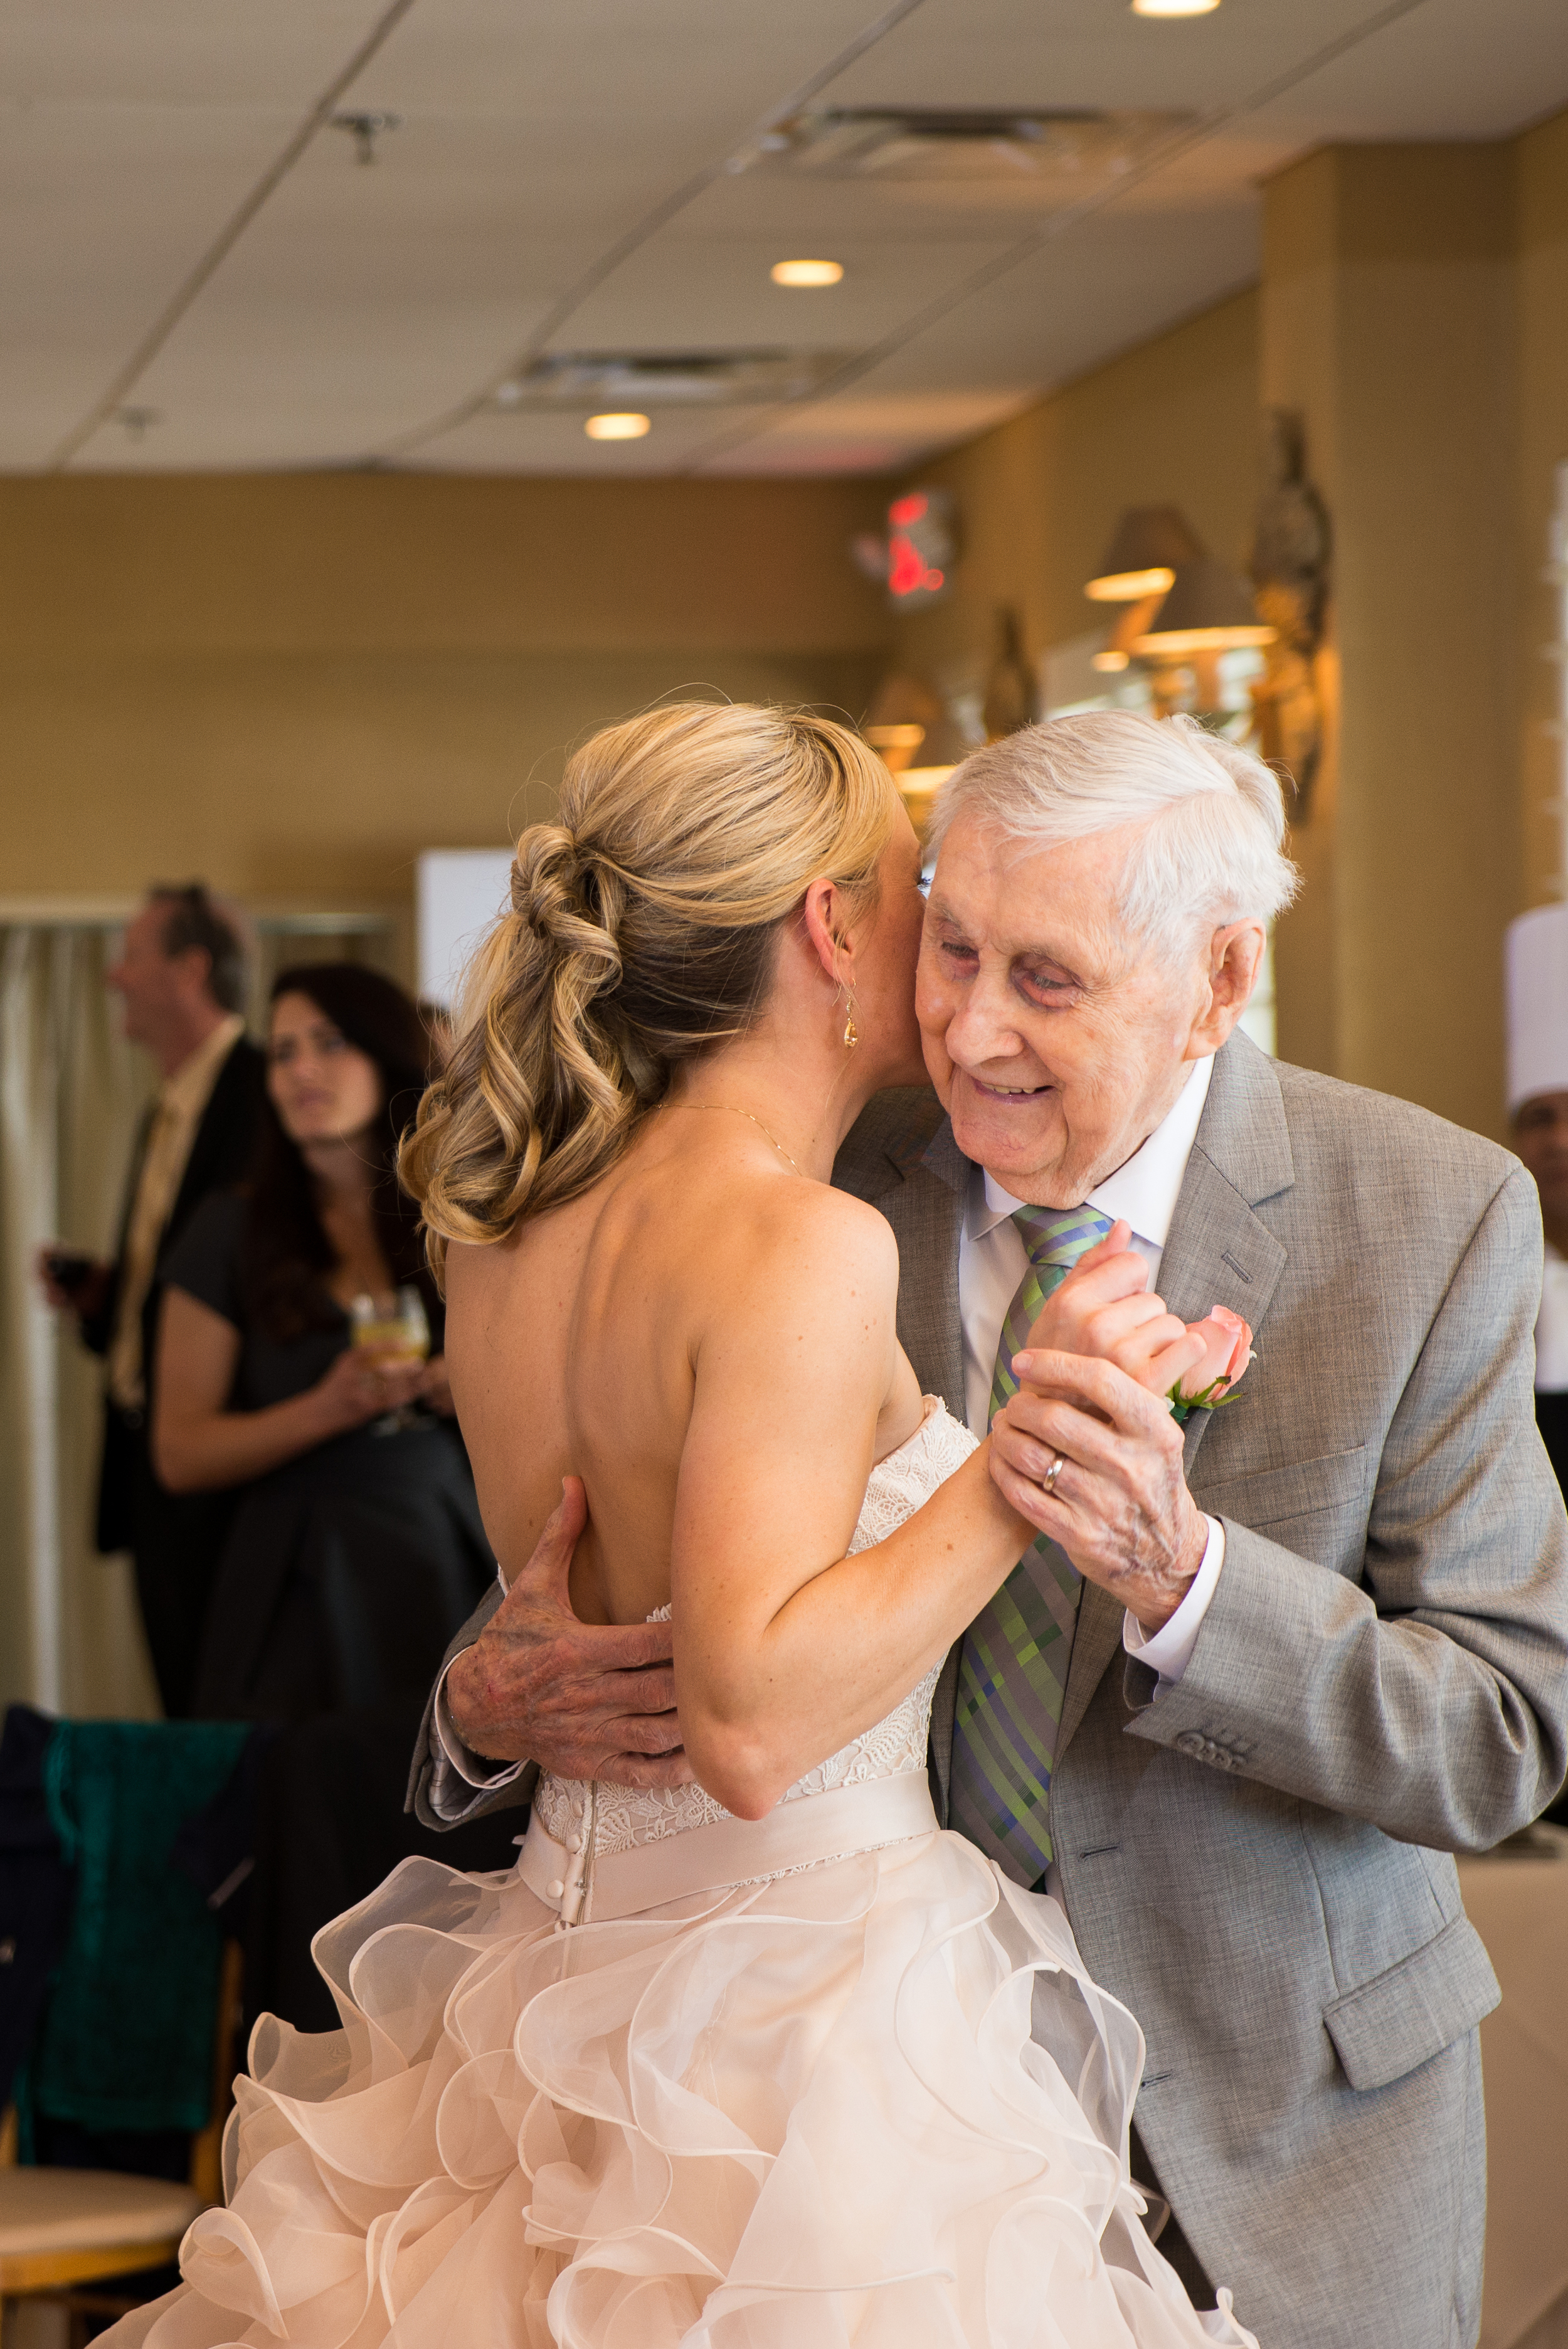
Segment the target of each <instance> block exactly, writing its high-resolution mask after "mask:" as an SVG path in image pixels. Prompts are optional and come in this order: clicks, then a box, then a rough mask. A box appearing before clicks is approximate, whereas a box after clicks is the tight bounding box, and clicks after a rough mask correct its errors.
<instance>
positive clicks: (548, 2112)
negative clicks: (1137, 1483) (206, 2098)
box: [107, 1403, 1256, 2349]
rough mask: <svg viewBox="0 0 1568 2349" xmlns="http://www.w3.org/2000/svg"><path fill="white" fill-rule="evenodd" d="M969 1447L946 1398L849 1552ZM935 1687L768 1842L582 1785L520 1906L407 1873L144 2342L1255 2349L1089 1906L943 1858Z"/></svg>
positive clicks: (438, 2347) (879, 1476) (689, 1801)
mask: <svg viewBox="0 0 1568 2349" xmlns="http://www.w3.org/2000/svg"><path fill="white" fill-rule="evenodd" d="M971 1444H972V1439H971V1437H970V1436H969V1435H968V1433H966V1432H965V1430H964V1429H963V1428H962V1427H960V1426H959V1425H958V1424H957V1423H955V1422H954V1420H953V1419H951V1418H950V1417H949V1416H948V1414H947V1413H946V1412H945V1411H944V1410H943V1408H942V1406H941V1405H940V1404H938V1403H928V1404H927V1408H926V1416H925V1419H924V1422H923V1425H922V1426H921V1428H920V1430H919V1431H918V1433H916V1434H915V1435H913V1437H912V1438H911V1439H910V1441H909V1442H908V1443H907V1444H903V1446H902V1447H901V1448H900V1449H899V1450H898V1451H897V1452H895V1453H894V1454H892V1456H891V1457H890V1458H889V1459H887V1460H884V1461H882V1463H881V1464H880V1465H879V1466H878V1467H877V1468H876V1469H875V1470H874V1471H873V1473H872V1479H871V1484H870V1487H869V1489H868V1491H867V1495H866V1500H865V1506H864V1508H863V1510H862V1511H861V1518H860V1522H859V1525H858V1526H857V1528H856V1533H855V1537H854V1543H853V1547H856V1548H865V1547H869V1546H870V1545H871V1544H872V1543H873V1542H876V1541H880V1540H882V1539H883V1538H885V1537H886V1536H887V1535H888V1534H889V1533H891V1532H892V1530H893V1529H894V1528H895V1527H896V1526H899V1525H901V1524H902V1523H903V1521H904V1519H905V1518H906V1517H908V1516H911V1515H912V1514H913V1511H914V1510H915V1509H916V1508H918V1507H919V1506H920V1505H921V1503H922V1502H923V1501H924V1500H926V1499H927V1498H929V1496H930V1495H931V1494H932V1493H933V1492H934V1490H935V1489H936V1486H937V1485H939V1484H940V1483H941V1481H942V1480H943V1478H944V1476H946V1475H950V1474H951V1472H952V1471H953V1469H954V1468H955V1467H956V1466H957V1464H958V1463H959V1462H960V1461H961V1460H962V1459H963V1458H964V1457H965V1454H967V1453H968V1451H969V1450H970V1448H971ZM935 1677H936V1676H935V1674H934V1673H932V1674H931V1675H929V1676H928V1677H927V1678H926V1679H925V1680H924V1681H923V1682H922V1683H921V1685H920V1686H919V1687H918V1688H917V1689H915V1690H914V1691H913V1692H912V1693H911V1694H910V1696H909V1697H908V1698H907V1699H906V1700H905V1702H903V1704H902V1705H900V1706H899V1707H898V1709H897V1711H896V1712H895V1713H892V1714H891V1715H890V1716H889V1717H888V1719H887V1720H886V1721H884V1722H882V1723H879V1724H878V1726H877V1727H876V1728H875V1729H873V1730H872V1731H871V1732H869V1733H867V1734H866V1735H865V1736H863V1737H860V1738H857V1739H856V1740H855V1742H854V1743H853V1744H851V1745H850V1746H847V1747H846V1748H845V1749H844V1751H843V1752H842V1753H841V1754H834V1755H833V1757H832V1758H831V1760H830V1761H828V1762H825V1763H823V1764H821V1766H820V1768H818V1769H816V1770H813V1771H811V1772H810V1773H809V1775H807V1776H806V1777H805V1778H803V1779H802V1780H801V1781H800V1783H799V1785H796V1786H793V1787H791V1788H790V1790H789V1794H788V1795H787V1796H786V1797H785V1799H784V1800H783V1802H782V1803H780V1804H779V1806H778V1807H777V1808H776V1809H775V1810H774V1811H773V1812H772V1813H771V1814H770V1816H769V1817H768V1818H766V1819H762V1820H759V1821H757V1822H748V1821H744V1820H739V1819H736V1818H734V1817H732V1816H730V1815H729V1814H728V1813H727V1812H726V1811H723V1810H721V1809H720V1808H719V1806H718V1805H717V1804H716V1803H715V1802H713V1801H712V1800H711V1798H710V1797H709V1796H707V1795H705V1794H704V1793H703V1792H702V1790H701V1789H700V1788H698V1787H690V1788H685V1789H682V1790H680V1791H678V1792H676V1793H656V1794H633V1793H628V1792H626V1791H624V1790H622V1789H618V1788H614V1787H607V1786H593V1785H570V1784H566V1783H563V1782H562V1781H559V1780H552V1779H548V1778H547V1779H545V1780H544V1781H543V1782H542V1785H541V1786H540V1789H539V1794H538V1797H537V1800H536V1804H535V1807H534V1811H533V1816H532V1820H531V1826H530V1828H529V1832H528V1835H527V1837H526V1838H525V1839H524V1840H523V1843H522V1847H521V1853H520V1857H519V1863H518V1866H517V1868H515V1869H513V1870H512V1871H511V1872H509V1873H507V1874H504V1875H499V1876H481V1877H471V1876H463V1875H459V1874H458V1873H457V1872H456V1871H454V1870H452V1869H449V1868H443V1867H441V1866H440V1865H439V1864H438V1862H436V1861H433V1860H430V1859H424V1858H417V1859H407V1860H405V1861H404V1862H403V1863H402V1864H401V1866H400V1867H398V1868H397V1869H396V1870H395V1871H394V1873H393V1874H392V1875H391V1876H390V1877H388V1878H387V1882H386V1883H385V1884H384V1885H382V1887H381V1888H380V1889H379V1890H378V1891H377V1892H376V1893H374V1894H373V1895H372V1896H371V1898H370V1899H368V1900H366V1901H365V1902H363V1903H362V1904H361V1905H360V1906H359V1907H358V1908H357V1909H351V1910H350V1911H349V1912H348V1913H347V1914H346V1916H343V1917H340V1918H338V1919H337V1920H335V1922H334V1923H333V1924H331V1925H329V1926H327V1927H326V1928H325V1930H323V1931H322V1932H321V1933H320V1934H319V1935H318V1936H317V1939H316V1942H315V1957H316V1961H317V1963H318V1965H319V1966H320V1968H321V1971H322V1972H323V1974H324V1975H325V1978H326V1980H327V1982H329V1984H330V1985H331V1987H332V1990H333V1992H334V1994H335V1998H336V2001H337V2005H338V2009H339V2013H340V2014H341V2016H342V2025H343V2027H342V2029H341V2031H339V2032H336V2033H330V2034H327V2035H325V2036H320V2037H308V2036H304V2035H303V2034H301V2033H297V2032H295V2031H294V2030H293V2029H292V2028H291V2027H290V2026H288V2025H287V2024H284V2023H279V2022H277V2021H276V2020H275V2019H273V2018H271V2017H267V2018H263V2021H262V2022H261V2023H259V2024H258V2025H257V2028H256V2031H255V2033H254V2036H253V2041H252V2045H251V2060H250V2070H249V2073H248V2075H245V2076H243V2077H242V2079H241V2080H240V2081H239V2083H238V2088H237V2094H238V2102H237V2106H236V2108H235V2111H234V2114H233V2116H232V2120H231V2123H230V2127H229V2132H228V2137H227V2139H226V2144H225V2160H226V2181H227V2185H226V2191H227V2201H226V2207H224V2208H222V2209H211V2210H208V2211H206V2212H205V2213H204V2214H203V2215H202V2216H201V2218H199V2219H198V2220H196V2221H195V2223H194V2224H193V2225H192V2227H191V2230H190V2232H189V2233H188V2234H187V2236H186V2238H185V2241H184V2244H183V2247H182V2249H181V2272H182V2274H183V2276H184V2278H185V2282H184V2283H183V2284H182V2285H181V2287H180V2289H179V2290H178V2291H176V2292H173V2293H171V2294H170V2295H169V2296H168V2297H167V2298H166V2299H163V2300H161V2301H159V2302H155V2303H154V2304H153V2305H152V2306H151V2307H150V2308H148V2309H144V2310H140V2311H139V2312H137V2313H136V2314H135V2315H133V2316H130V2317H128V2318H126V2319H124V2320H123V2321H122V2323H120V2324H119V2326H117V2327H116V2328H115V2330H114V2331H113V2332H112V2333H110V2334H109V2335H108V2336H107V2339H108V2341H109V2342H111V2343H113V2344H114V2345H115V2349H131V2345H132V2344H137V2349H141V2344H145V2349H221V2344H231V2343H245V2344H257V2349H261V2344H274V2343H279V2342H290V2343H301V2344H309V2349H380V2344H395V2345H396V2349H551V2345H552V2344H553V2349H676V2344H680V2349H849V2345H850V2344H854V2349H1129V2344H1133V2345H1134V2349H1205V2345H1206V2344H1214V2343H1216V2342H1218V2343H1223V2344H1234V2349H1256V2344H1255V2343H1254V2342H1253V2335H1252V2334H1251V2333H1248V2332H1246V2331H1245V2330H1244V2329H1243V2326H1242V2325H1241V2324H1240V2323H1237V2322H1236V2320H1235V2319H1234V2317H1233V2313H1231V2305H1230V2300H1229V2295H1228V2294H1225V2293H1222V2294H1221V2306H1220V2308H1219V2309H1218V2310H1215V2311H1211V2312H1209V2313H1206V2314H1202V2315H1201V2314H1198V2313H1195V2312H1194V2310H1193V2308H1192V2306H1191V2302H1189V2300H1188V2298H1187V2296H1186V2294H1185V2292H1183V2290H1182V2287H1181V2284H1180V2282H1178V2281H1177V2279H1176V2277H1175V2275H1174V2273H1173V2272H1172V2271H1171V2269H1170V2267H1169V2266H1168V2265H1167V2264H1166V2262H1165V2261H1163V2260H1162V2259H1161V2256H1160V2254H1159V2252H1158V2251H1157V2250H1156V2249H1155V2248H1154V2246H1153V2245H1152V2244H1151V2243H1150V2240H1149V2238H1148V2236H1147V2234H1146V2232H1145V2230H1144V2229H1143V2227H1142V2225H1141V2223H1140V2212H1141V2211H1142V2209H1143V2205H1142V2202H1141V2201H1140V2198H1139V2195H1138V2192H1137V2189H1135V2188H1134V2187H1133V2186H1132V2184H1131V2182H1130V2176H1129V2171H1128V2151H1127V2148H1128V2124H1129V2120H1130V2116H1131V2112H1132V2102H1133V2097H1134V2095H1135V2094H1136V2091H1137V2087H1138V2082H1139V2076H1140V2068H1141V2065H1142V2061H1143V2040H1142V2034H1141V2033H1140V2031H1139V2028H1138V2025H1137V2023H1135V2022H1134V2021H1133V2019H1132V2017H1131V2015H1130V2014H1129V2013H1127V2011H1126V2010H1125V2008H1123V2007H1121V2006H1119V2004H1118V2003H1117V2002H1116V2001H1115V2000H1114V1999H1112V1998H1110V1997H1109V1996H1108V1995H1107V1994H1106V1993H1105V1992H1103V1991H1101V1990H1099V1989H1098V1988H1097V1987H1096V1986H1095V1984H1094V1983H1093V1982H1091V1981H1090V1980H1089V1978H1088V1974H1087V1973H1086V1972H1085V1971H1084V1968H1083V1965H1082V1962H1081V1961H1080V1960H1079V1957H1078V1951H1077V1949H1076V1947H1075V1946H1074V1942H1073V1937H1072V1933H1071V1931H1070V1930H1069V1928H1068V1921H1067V1918H1066V1916H1065V1914H1064V1913H1063V1911H1062V1909H1060V1907H1059V1906H1058V1905H1057V1902H1056V1901H1055V1900H1052V1899H1046V1898H1043V1897H1040V1896H1037V1895H1035V1894H1032V1893H1026V1892H1023V1891H1021V1890H1020V1889H1018V1888H1017V1886H1016V1885H1014V1884H1012V1883H1010V1882H1009V1881H1008V1880H1007V1879H1006V1878H1004V1877H1003V1876H1002V1875H1000V1874H999V1872H998V1871H997V1870H996V1869H995V1868H994V1867H993V1866H992V1865H991V1863H990V1861H989V1860H987V1859H985V1857H982V1855H981V1854H980V1853H979V1852H978V1851H977V1850H976V1849H975V1847H974V1845H973V1844H970V1843H968V1842H966V1841H965V1839H964V1838H963V1837H961V1836H957V1835H953V1834H947V1833H944V1832H942V1831H940V1830H939V1829H938V1827H937V1826H936V1822H935V1818H934V1815H933V1812H932V1808H931V1797H930V1793H929V1789H928V1785H927V1781H926V1775H925V1751H926V1733H927V1725H928V1721H929V1716H930V1709H931V1700H932V1692H933V1689H934V1684H935Z"/></svg>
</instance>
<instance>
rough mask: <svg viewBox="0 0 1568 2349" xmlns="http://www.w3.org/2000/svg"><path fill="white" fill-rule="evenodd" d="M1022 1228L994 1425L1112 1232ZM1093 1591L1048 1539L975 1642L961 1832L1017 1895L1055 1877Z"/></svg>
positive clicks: (955, 1815) (1075, 1221) (966, 1684)
mask: <svg viewBox="0 0 1568 2349" xmlns="http://www.w3.org/2000/svg"><path fill="white" fill-rule="evenodd" d="M1013 1221H1014V1222H1015V1223H1016V1225H1017V1226H1018V1229H1019V1230H1020V1232H1022V1234H1023V1236H1024V1245H1025V1247H1026V1248H1027V1249H1028V1251H1029V1268H1028V1270H1027V1272H1026V1274H1025V1275H1024V1278H1023V1282H1022V1285H1021V1286H1020V1288H1019V1290H1018V1293H1017V1295H1016V1297H1015V1298H1014V1299H1013V1302H1012V1304H1011V1305H1010V1306H1009V1308H1008V1309H1007V1318H1006V1321H1004V1322H1003V1324H1002V1339H1001V1343H1000V1345H999V1346H998V1348H997V1351H996V1369H995V1375H994V1376H993V1379H992V1381H991V1416H992V1417H993V1418H995V1415H996V1413H998V1412H999V1411H1000V1410H1001V1408H1002V1406H1003V1404H1004V1403H1005V1402H1006V1401H1007V1399H1008V1397H1009V1396H1010V1395H1015V1394H1016V1392H1017V1391H1018V1381H1017V1380H1016V1378H1015V1377H1014V1376H1013V1357H1014V1355H1015V1354H1016V1353H1019V1352H1021V1351H1022V1350H1023V1348H1024V1347H1025V1346H1026V1344H1027V1342H1028V1336H1029V1330H1030V1329H1031V1327H1032V1325H1033V1323H1034V1321H1035V1319H1036V1318H1037V1315H1038V1313H1039V1310H1040V1308H1041V1306H1042V1305H1043V1304H1044V1303H1045V1301H1046V1299H1047V1297H1049V1295H1050V1294H1051V1291H1052V1290H1053V1289H1054V1288H1059V1286H1060V1285H1061V1283H1062V1282H1063V1281H1064V1280H1065V1279H1066V1278H1067V1277H1068V1273H1069V1272H1070V1271H1071V1269H1072V1268H1073V1266H1074V1265H1075V1264H1077V1262H1078V1258H1079V1257H1080V1256H1083V1255H1085V1254H1086V1253H1087V1252H1088V1249H1090V1248H1091V1247H1094V1245H1095V1243H1096V1241H1097V1240H1102V1239H1103V1238H1104V1237H1105V1236H1106V1234H1107V1232H1109V1229H1110V1218H1109V1216H1100V1215H1097V1214H1096V1213H1095V1211H1094V1209H1093V1208H1092V1207H1068V1208H1066V1209H1058V1208H1054V1207H1020V1208H1018V1209H1017V1211H1016V1214H1015V1215H1014V1217H1013ZM1082 1589H1083V1583H1082V1580H1081V1578H1080V1577H1079V1575H1078V1569H1077V1568H1076V1567H1074V1566H1073V1565H1072V1563H1071V1561H1070V1560H1069V1559H1068V1557H1067V1555H1066V1553H1065V1552H1064V1551H1062V1550H1060V1549H1058V1548H1057V1545H1056V1543H1055V1542H1054V1541H1049V1540H1047V1537H1046V1536H1045V1535H1044V1534H1041V1535H1040V1536H1039V1537H1038V1538H1037V1541H1036V1542H1035V1543H1034V1545H1033V1547H1031V1548H1029V1549H1026V1551H1025V1552H1024V1555H1023V1557H1021V1558H1020V1559H1019V1561H1018V1563H1017V1565H1016V1567H1015V1568H1013V1571H1012V1573H1011V1574H1010V1575H1009V1576H1008V1577H1007V1579H1006V1582H1005V1583H1004V1584H1003V1585H1002V1588H1001V1589H1000V1590H998V1591H997V1593H996V1595H995V1598H994V1599H992V1600H991V1601H990V1603H989V1604H988V1605H987V1606H985V1607H984V1608H982V1609H981V1611H980V1613H979V1614H978V1615H977V1616H976V1618H975V1621H974V1622H973V1623H972V1624H971V1625H970V1627H969V1629H968V1630H967V1631H966V1632H965V1635H964V1647H963V1651H962V1652H961V1654H960V1657H959V1662H958V1718H957V1723H956V1725H955V1727H954V1737H953V1782H952V1790H951V1793H952V1824H953V1826H955V1827H956V1828H957V1829H958V1830H959V1832H960V1833H961V1834H963V1835H966V1836H967V1837H969V1840H970V1841H971V1843H975V1844H978V1845H979V1847H980V1848H981V1850H982V1851H983V1852H985V1855H986V1856H987V1857H988V1858H991V1859H994V1860H995V1862H996V1865H997V1867H998V1868H1001V1869H1002V1870H1003V1872H1004V1874H1005V1875H1007V1876H1010V1877H1011V1878H1013V1880H1014V1882H1015V1883H1016V1884H1036V1883H1037V1882H1038V1881H1039V1879H1040V1878H1041V1877H1042V1876H1043V1875H1044V1874H1045V1872H1046V1869H1047V1868H1048V1866H1049V1865H1050V1860H1051V1838H1050V1831H1049V1826H1048V1824H1047V1814H1048V1810H1049V1804H1050V1790H1051V1768H1052V1764H1053V1761H1054V1757H1055V1754H1056V1745H1057V1724H1058V1723H1059V1722H1060V1720H1061V1717H1062V1697H1063V1693H1064V1692H1065V1691H1066V1688H1067V1684H1068V1661H1070V1659H1071V1655H1072V1645H1073V1632H1074V1630H1076V1629H1077V1625H1078V1599H1079V1596H1080V1594H1081V1592H1082Z"/></svg>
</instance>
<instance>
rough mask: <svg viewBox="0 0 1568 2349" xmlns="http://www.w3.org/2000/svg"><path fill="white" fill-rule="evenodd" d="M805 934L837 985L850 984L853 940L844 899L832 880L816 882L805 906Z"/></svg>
mask: <svg viewBox="0 0 1568 2349" xmlns="http://www.w3.org/2000/svg"><path fill="white" fill-rule="evenodd" d="M802 911H803V913H804V915H805V919H806V936H808V937H809V938H810V941H811V946H812V948H813V951H814V952H815V954H816V957H817V960H818V961H819V962H820V964H821V966H822V968H823V970H824V971H825V972H826V974H827V976H828V977H829V978H830V979H831V980H832V982H833V985H834V986H835V987H848V986H849V985H850V983H851V979H852V978H853V977H854V968H855V948H854V941H853V939H852V938H851V936H850V935H849V929H848V925H847V921H846V916H845V912H844V901H843V899H842V897H841V895H840V894H839V891H838V890H837V889H836V888H835V887H834V885H833V884H832V882H830V881H813V882H812V884H811V885H810V888H809V889H808V890H807V892H806V902H805V905H804V906H803V908H802Z"/></svg>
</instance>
